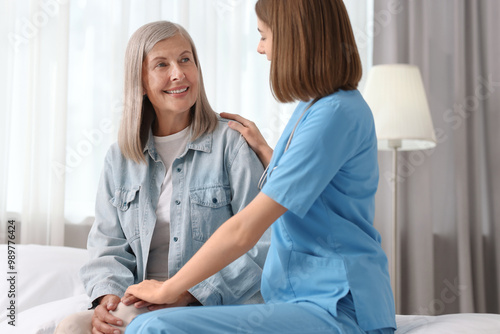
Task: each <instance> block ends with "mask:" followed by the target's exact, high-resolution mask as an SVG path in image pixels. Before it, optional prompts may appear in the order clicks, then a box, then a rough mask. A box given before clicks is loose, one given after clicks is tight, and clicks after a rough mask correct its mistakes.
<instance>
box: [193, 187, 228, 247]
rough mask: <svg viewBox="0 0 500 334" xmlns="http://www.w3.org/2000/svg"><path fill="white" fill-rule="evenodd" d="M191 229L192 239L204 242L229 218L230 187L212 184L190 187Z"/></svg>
mask: <svg viewBox="0 0 500 334" xmlns="http://www.w3.org/2000/svg"><path fill="white" fill-rule="evenodd" d="M189 198H190V202H191V204H190V205H191V207H190V209H191V229H192V233H193V239H194V240H197V241H201V242H205V241H207V240H208V238H210V236H211V235H212V234H213V233H214V232H215V230H217V228H218V227H219V226H220V225H222V224H223V223H224V222H225V221H226V220H228V219H229V218H231V216H232V215H233V212H232V210H231V188H230V187H229V186H212V187H203V188H197V189H190V191H189Z"/></svg>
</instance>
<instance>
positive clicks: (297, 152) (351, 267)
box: [126, 0, 396, 334]
mask: <svg viewBox="0 0 500 334" xmlns="http://www.w3.org/2000/svg"><path fill="white" fill-rule="evenodd" d="M255 9H256V13H257V17H258V30H259V32H260V34H261V36H262V38H261V40H260V42H259V45H258V48H257V50H258V52H259V53H262V54H265V55H266V56H267V58H268V59H269V60H270V61H271V73H270V81H271V87H272V91H273V94H274V96H275V97H276V98H277V99H278V100H279V101H281V102H291V101H297V100H298V101H300V103H299V104H298V106H297V108H296V110H295V112H294V113H293V115H292V116H291V118H290V121H289V123H288V125H287V126H286V128H285V129H284V131H283V134H282V136H281V138H280V140H279V141H278V143H277V145H276V148H275V150H274V152H273V150H272V149H271V148H270V147H269V146H268V145H267V143H266V142H265V140H264V138H263V137H262V136H261V135H260V133H259V131H258V130H257V128H256V127H255V126H254V125H253V123H251V122H249V121H247V120H246V119H244V118H241V117H239V116H236V115H230V114H224V116H225V117H228V118H233V119H234V120H236V121H238V122H231V124H230V126H231V127H232V128H234V129H236V130H238V131H240V132H241V133H242V134H243V136H244V137H245V138H246V139H247V141H248V143H249V145H250V146H251V147H252V148H253V149H254V150H255V152H256V153H257V155H258V156H259V158H260V159H261V161H262V162H263V163H264V165H268V168H267V170H266V174H265V175H264V177H263V179H262V181H263V182H262V190H261V192H260V193H259V194H258V195H257V196H256V198H255V199H254V200H253V201H252V202H250V204H248V206H247V207H246V208H245V209H243V210H242V211H240V212H239V213H238V214H236V215H234V216H233V217H231V218H230V219H229V220H227V221H226V222H225V223H224V224H223V225H222V226H221V227H220V228H219V229H218V230H217V231H216V232H215V233H214V234H213V235H212V237H211V238H210V239H209V240H208V241H207V242H206V243H205V245H204V246H203V247H202V248H201V249H200V250H199V251H198V252H197V253H196V254H195V255H194V256H193V257H192V258H191V260H190V261H188V262H187V263H186V264H185V266H184V267H183V268H182V269H181V270H179V272H177V274H176V275H174V276H173V277H171V278H170V279H169V280H167V281H165V282H158V281H154V280H150V281H144V282H142V283H140V284H137V285H133V286H131V287H129V288H128V289H127V291H126V296H135V297H137V298H140V299H142V300H146V301H148V302H152V303H173V302H175V301H176V300H177V299H178V298H179V296H181V295H182V293H183V292H184V291H186V290H187V289H189V288H190V287H191V286H192V285H194V284H197V283H198V282H200V281H201V280H203V279H205V278H206V277H209V276H210V275H212V274H214V273H216V272H218V271H219V270H221V269H222V268H224V267H225V266H226V265H228V264H229V263H231V262H232V261H233V260H235V259H236V258H238V257H239V256H240V255H241V254H244V253H245V252H247V251H248V250H249V249H250V248H251V247H252V246H253V245H254V244H255V243H256V242H257V240H259V237H260V236H261V234H262V233H264V231H265V230H266V229H267V228H268V227H269V226H272V240H271V247H270V249H269V253H268V256H267V259H266V262H265V266H264V270H263V274H262V286H261V292H262V295H263V297H264V300H265V302H266V304H263V305H262V304H261V305H243V306H216V307H210V308H174V309H168V310H159V311H155V312H151V313H148V314H144V315H140V316H138V317H137V318H136V319H135V320H134V321H132V323H131V324H130V326H129V327H128V328H127V333H177V332H179V331H182V332H183V333H201V332H202V333H240V332H244V333H247V332H248V333H250V332H251V333H360V334H361V333H370V334H373V333H394V330H395V328H396V322H395V310H394V299H393V295H392V291H391V287H390V279H389V274H388V266H387V258H386V256H385V254H384V252H383V250H382V248H381V245H380V235H379V233H378V232H377V231H376V229H375V228H374V227H373V217H374V198H375V192H376V190H377V185H378V175H379V173H378V163H377V141H376V135H375V126H374V122H373V117H372V113H371V111H370V109H369V107H368V106H367V104H366V103H365V101H364V100H363V98H362V96H361V94H360V93H359V91H358V90H357V89H356V88H357V85H358V82H359V80H360V78H361V73H362V69H361V62H360V59H359V55H358V53H357V47H356V44H355V40H354V36H353V32H352V28H351V24H350V21H349V17H348V14H347V11H346V8H345V6H344V4H343V1H342V0H322V1H311V0H294V1H283V0H258V1H257V3H256V6H255Z"/></svg>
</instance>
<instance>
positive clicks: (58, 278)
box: [0, 245, 500, 334]
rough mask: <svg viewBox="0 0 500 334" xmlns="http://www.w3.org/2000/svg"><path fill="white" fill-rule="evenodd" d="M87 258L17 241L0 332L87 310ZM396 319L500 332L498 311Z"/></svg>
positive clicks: (38, 331)
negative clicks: (83, 276) (12, 307)
mask: <svg viewBox="0 0 500 334" xmlns="http://www.w3.org/2000/svg"><path fill="white" fill-rule="evenodd" d="M87 259H88V256H87V252H86V250H84V249H77V248H69V247H53V246H39V245H17V247H16V271H17V277H16V284H17V286H16V289H15V290H16V327H13V326H10V325H9V324H8V321H9V320H10V319H9V318H7V306H8V305H9V303H10V300H9V298H8V294H7V291H8V290H9V289H10V286H9V285H8V282H7V280H6V279H1V280H0V333H2V334H17V333H19V334H52V333H53V331H54V329H55V327H56V326H57V324H58V323H59V321H61V320H62V319H64V317H66V316H67V315H69V314H72V313H75V312H79V311H83V310H86V309H87V306H88V305H89V299H88V297H87V296H86V294H85V291H84V288H83V286H82V283H81V282H80V279H79V278H78V270H79V268H80V267H81V266H82V265H83V264H84V263H85V262H86V261H87ZM0 268H4V269H3V272H4V273H7V271H8V270H6V269H5V268H7V247H6V245H0ZM396 321H397V324H398V329H397V331H396V333H397V334H424V333H425V334H479V333H480V334H500V315H498V314H448V315H441V316H421V315H397V316H396Z"/></svg>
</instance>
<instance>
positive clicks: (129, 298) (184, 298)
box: [122, 291, 199, 311]
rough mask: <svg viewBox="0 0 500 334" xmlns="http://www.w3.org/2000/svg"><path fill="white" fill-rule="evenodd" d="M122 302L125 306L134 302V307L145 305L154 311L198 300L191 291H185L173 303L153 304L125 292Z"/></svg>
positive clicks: (186, 304) (194, 302)
mask: <svg viewBox="0 0 500 334" xmlns="http://www.w3.org/2000/svg"><path fill="white" fill-rule="evenodd" d="M122 303H123V304H124V305H127V306H128V305H132V304H134V306H135V307H136V308H143V307H147V308H148V310H150V311H155V310H160V309H163V308H168V307H181V306H188V305H189V304H196V303H199V302H198V300H197V299H196V298H195V297H194V296H193V295H192V294H191V293H189V292H188V291H186V292H184V293H183V294H181V295H180V297H179V299H178V300H177V301H176V302H175V303H173V304H153V303H150V302H146V301H144V300H142V299H139V298H137V297H135V296H133V295H129V294H126V295H125V296H123V298H122Z"/></svg>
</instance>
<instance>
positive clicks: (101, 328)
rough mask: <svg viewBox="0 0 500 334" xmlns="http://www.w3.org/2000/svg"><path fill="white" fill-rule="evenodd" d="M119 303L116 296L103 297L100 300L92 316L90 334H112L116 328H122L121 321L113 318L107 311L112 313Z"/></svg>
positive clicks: (118, 298)
mask: <svg viewBox="0 0 500 334" xmlns="http://www.w3.org/2000/svg"><path fill="white" fill-rule="evenodd" d="M118 303H120V297H118V296H116V295H105V296H103V297H102V298H101V300H100V302H99V305H98V306H97V307H96V309H95V310H94V314H93V315H92V333H96V334H97V333H99V334H100V333H104V334H107V333H114V332H115V330H116V327H113V326H111V325H115V326H122V325H123V320H122V319H120V318H117V317H115V316H114V315H112V314H111V313H110V312H109V311H114V310H115V309H116V307H117V306H118Z"/></svg>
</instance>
